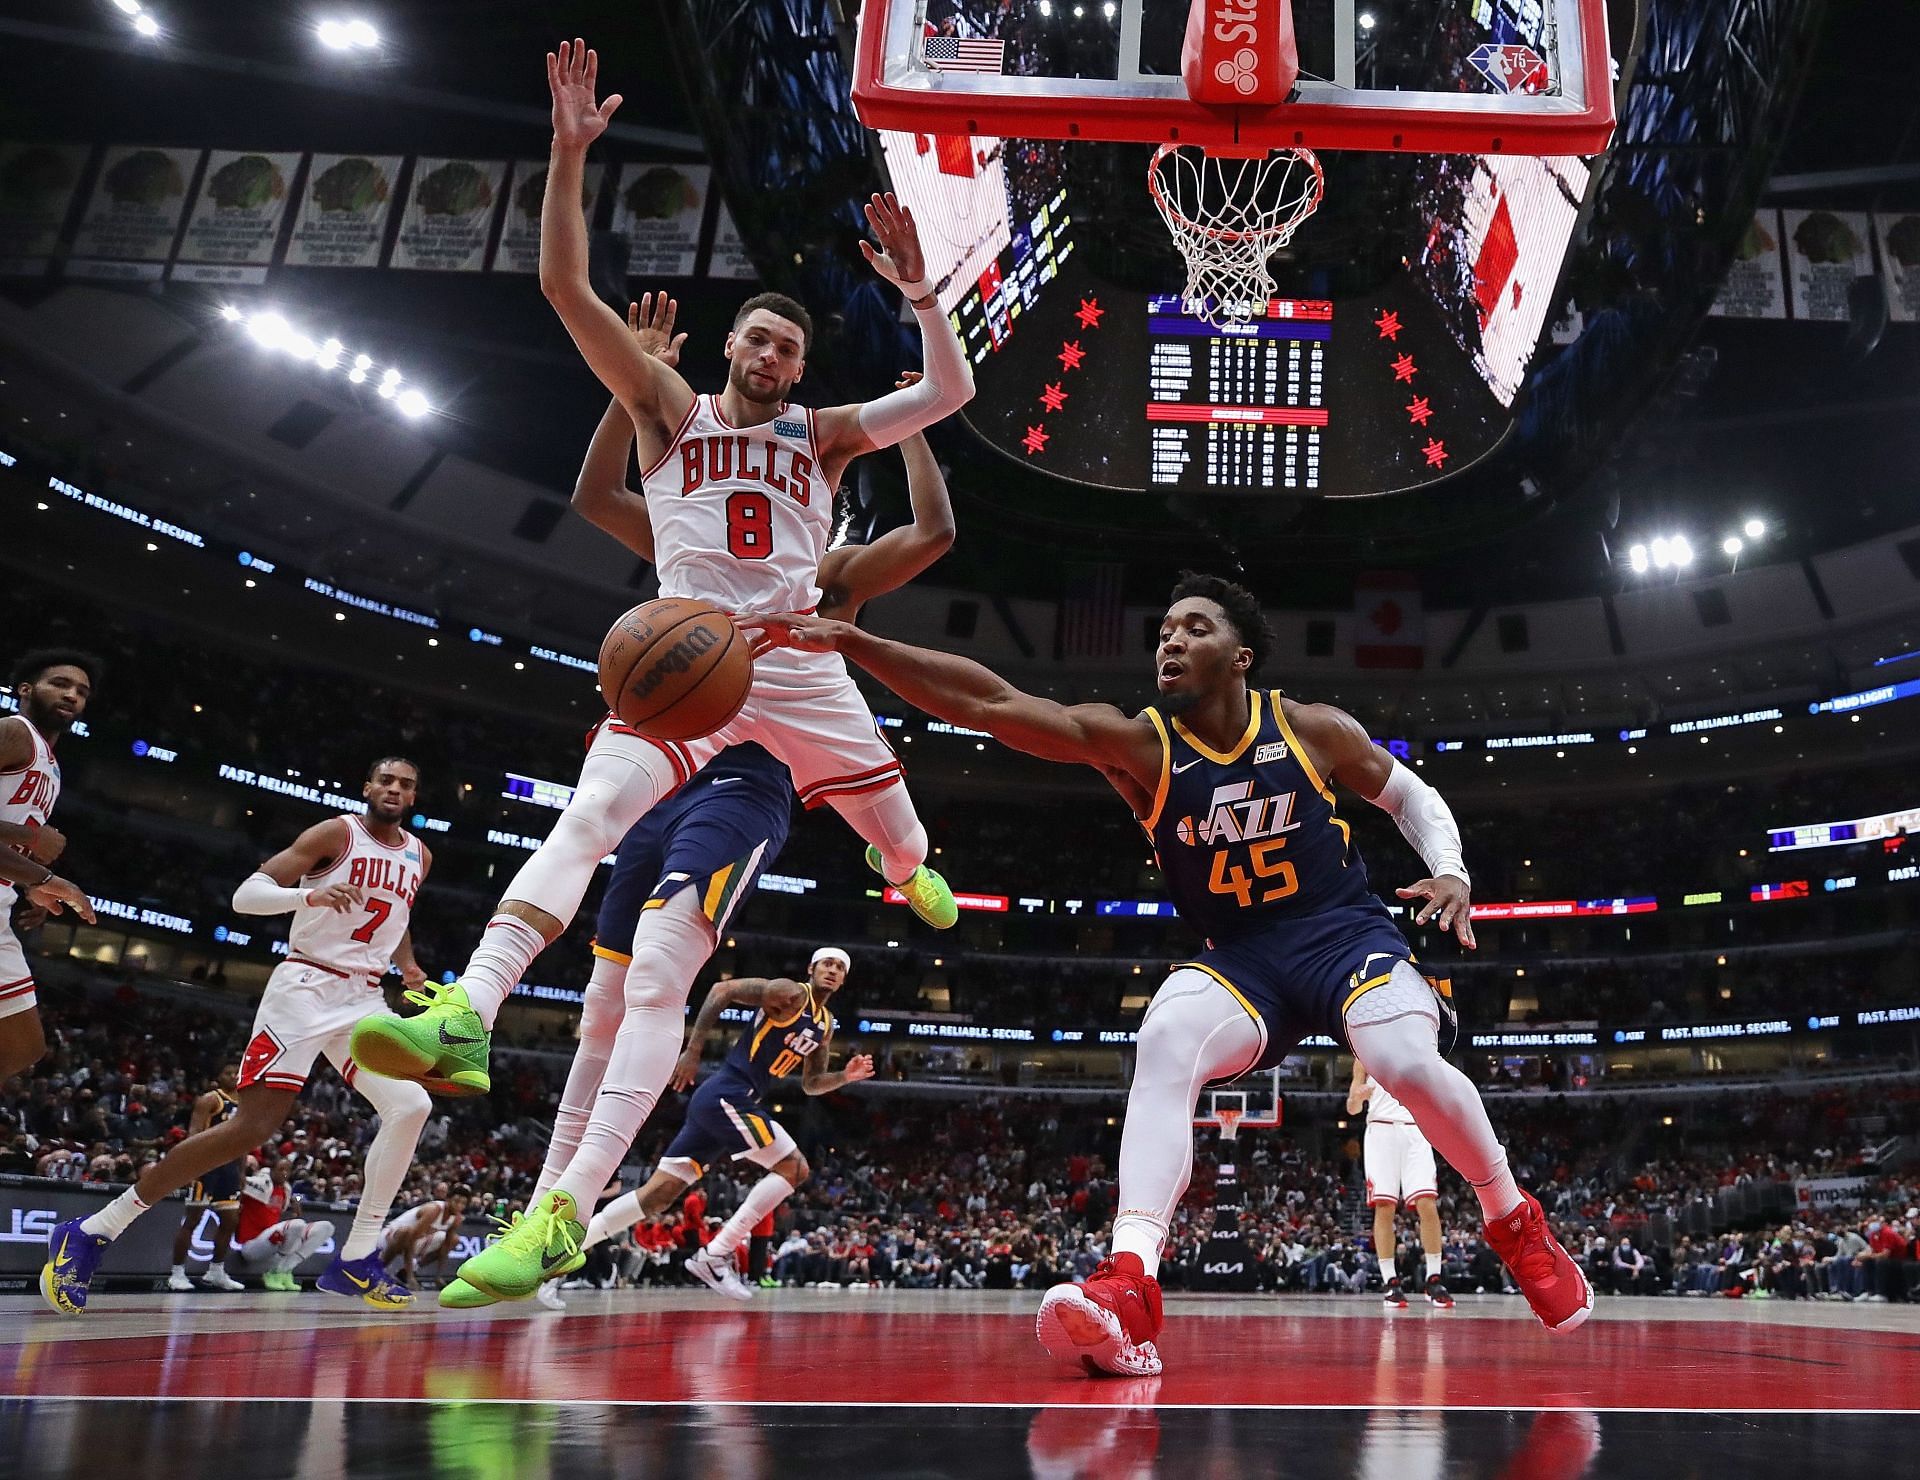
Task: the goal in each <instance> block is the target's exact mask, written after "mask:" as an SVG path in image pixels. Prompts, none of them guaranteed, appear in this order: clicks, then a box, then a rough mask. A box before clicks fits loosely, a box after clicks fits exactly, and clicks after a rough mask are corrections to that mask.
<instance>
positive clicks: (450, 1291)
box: [440, 1280, 498, 1310]
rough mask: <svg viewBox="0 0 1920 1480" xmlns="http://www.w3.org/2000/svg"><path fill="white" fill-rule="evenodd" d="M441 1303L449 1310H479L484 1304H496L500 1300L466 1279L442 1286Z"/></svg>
mask: <svg viewBox="0 0 1920 1480" xmlns="http://www.w3.org/2000/svg"><path fill="white" fill-rule="evenodd" d="M440 1304H441V1305H442V1306H443V1307H445V1308H446V1309H447V1310H478V1309H479V1308H480V1307H481V1306H483V1305H495V1304H498V1302H497V1301H496V1300H495V1299H494V1298H493V1297H492V1296H491V1295H488V1294H485V1293H483V1292H482V1291H479V1290H476V1289H475V1288H474V1287H473V1286H472V1285H469V1284H468V1283H467V1282H466V1281H465V1280H455V1281H454V1282H453V1283H452V1284H450V1285H443V1286H441V1288H440Z"/></svg>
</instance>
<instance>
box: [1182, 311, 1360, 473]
mask: <svg viewBox="0 0 1920 1480" xmlns="http://www.w3.org/2000/svg"><path fill="white" fill-rule="evenodd" d="M1192 309H1193V306H1192V305H1189V304H1188V303H1187V302H1186V301H1185V300H1183V299H1181V298H1178V297H1156V298H1149V299H1148V300H1147V387H1146V390H1147V396H1146V420H1147V429H1148V445H1149V473H1148V481H1149V483H1150V484H1151V485H1152V486H1155V487H1164V488H1180V489H1207V490H1220V491H1233V492H1240V491H1252V490H1262V489H1286V490H1293V491H1297V492H1301V493H1318V492H1319V491H1320V477H1321V453H1322V441H1323V437H1324V434H1325V432H1326V428H1327V422H1328V415H1329V408H1328V405H1327V345H1328V341H1329V339H1330V338H1331V335H1332V328H1333V304H1332V303H1331V302H1329V301H1328V300H1326V299H1293V298H1274V299H1270V300H1268V302H1267V305H1266V308H1265V310H1264V311H1263V312H1261V313H1259V314H1256V315H1254V316H1252V317H1251V318H1249V319H1248V320H1247V321H1246V322H1244V323H1225V324H1215V323H1212V322H1210V321H1209V320H1208V319H1206V318H1203V317H1201V316H1200V315H1199V314H1197V313H1195V312H1193V311H1192Z"/></svg>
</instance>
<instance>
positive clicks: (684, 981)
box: [554, 889, 713, 1208]
mask: <svg viewBox="0 0 1920 1480" xmlns="http://www.w3.org/2000/svg"><path fill="white" fill-rule="evenodd" d="M697 893H698V891H697V890H694V889H682V890H681V891H680V892H679V893H678V894H676V895H674V896H673V898H672V899H670V900H668V901H667V902H666V903H665V904H664V905H662V906H661V907H660V908H659V909H657V910H648V911H646V912H645V913H644V914H642V915H641V917H640V925H639V928H638V929H636V930H635V931H634V936H633V964H632V965H631V966H629V967H628V968H627V973H626V979H625V982H624V986H623V991H624V1001H625V1008H626V1011H625V1015H624V1017H623V1018H622V1020H621V1023H620V1031H619V1033H618V1034H616V1035H615V1037H614V1040H613V1053H612V1055H611V1056H610V1057H609V1058H608V1060H607V1071H606V1076H605V1078H604V1079H603V1081H602V1082H601V1085H600V1093H599V1095H598V1097H597V1098H596V1099H595V1100H594V1103H593V1114H592V1117H591V1118H590V1119H589V1120H588V1122H587V1127H586V1129H585V1130H584V1131H583V1132H582V1133H581V1135H580V1144H579V1146H578V1148H577V1149H576V1150H575V1151H574V1153H573V1155H572V1157H571V1158H570V1160H569V1161H568V1163H567V1169H566V1171H565V1172H563V1173H562V1174H561V1175H560V1176H559V1177H558V1178H557V1179H556V1180H555V1182H554V1186H555V1187H556V1188H557V1189H559V1190H560V1191H562V1192H565V1193H567V1194H568V1195H570V1196H571V1197H572V1198H573V1200H574V1202H576V1203H577V1204H579V1206H581V1207H583V1208H590V1207H592V1206H593V1203H594V1199H595V1198H597V1197H599V1196H600V1193H601V1192H602V1190H604V1189H605V1187H606V1185H607V1183H608V1182H610V1181H612V1180H613V1174H614V1173H615V1172H617V1171H618V1170H619V1169H620V1164H621V1162H623V1161H624V1160H626V1156H627V1153H628V1151H629V1150H631V1149H632V1147H633V1138H634V1137H635V1136H637V1135H639V1134H640V1127H641V1126H643V1125H645V1124H646V1120H647V1117H648V1116H649V1115H651V1114H652V1113H653V1107H654V1106H655V1105H656V1104H658V1103H659V1100H660V1094H661V1091H663V1090H664V1089H666V1087H667V1080H668V1079H669V1078H671V1077H672V1075H673V1065H674V1061H675V1060H676V1059H678V1058H679V1057H680V1043H681V1039H682V1038H683V1037H684V1035H685V1032H686V1007H687V993H688V992H689V991H691V990H692V987H693V978H694V974H695V973H696V972H698V971H699V970H700V967H701V965H702V963H704V962H705V961H706V959H707V957H708V956H710V955H712V954H713V926H712V925H711V924H710V923H709V922H708V920H707V917H706V916H705V915H703V914H701V913H700V902H699V900H698V899H697V898H695V895H696V894H697Z"/></svg>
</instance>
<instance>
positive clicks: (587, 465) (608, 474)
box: [573, 293, 687, 561]
mask: <svg viewBox="0 0 1920 1480" xmlns="http://www.w3.org/2000/svg"><path fill="white" fill-rule="evenodd" d="M679 311H680V305H679V304H678V303H677V302H675V300H674V299H673V298H671V297H669V296H668V295H667V294H665V293H659V294H655V293H643V294H641V295H640V301H639V302H638V303H629V304H628V305H627V328H628V330H629V331H630V332H631V333H632V334H633V337H634V340H635V342H636V343H638V344H639V346H640V348H641V349H643V350H645V351H646V352H647V353H648V354H650V355H652V356H653V357H654V358H655V359H656V360H658V361H659V362H660V363H661V364H663V365H665V366H666V367H667V368H668V369H673V368H674V367H676V366H678V365H679V363H680V346H681V345H683V344H685V343H686V341H687V336H686V335H685V334H684V333H682V334H675V333H674V332H673V321H674V316H675V315H676V314H677V313H678V312H679ZM632 458H633V417H632V415H631V414H629V412H628V411H627V409H626V407H625V406H623V405H622V404H621V403H620V398H619V397H618V396H616V397H614V399H613V401H612V403H611V404H610V405H608V407H607V410H606V414H605V415H604V416H602V417H601V418H600V425H599V426H597V427H595V428H594V432H593V440H592V441H591V442H589V443H588V444H587V456H586V460H585V461H584V462H582V463H581V464H580V476H579V477H578V478H576V479H575V480H574V483H573V511H574V512H575V513H576V514H578V515H580V517H581V518H583V519H585V520H586V521H587V522H588V523H589V524H593V525H596V526H597V527H599V528H600V529H603V530H605V531H606V532H607V533H608V534H610V535H612V536H613V537H614V538H615V539H616V540H618V541H620V543H621V544H623V545H625V546H626V547H627V548H628V549H629V550H631V551H633V553H634V554H636V555H638V556H639V557H640V558H641V559H642V560H646V561H651V560H652V559H653V558H654V555H653V516H652V515H651V514H649V513H648V512H647V496H646V493H645V492H644V491H643V490H635V489H632V488H629V487H628V486H627V465H628V464H629V463H630V462H631V461H632Z"/></svg>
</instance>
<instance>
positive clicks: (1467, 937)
mask: <svg viewBox="0 0 1920 1480" xmlns="http://www.w3.org/2000/svg"><path fill="white" fill-rule="evenodd" d="M1293 727H1294V732H1295V733H1296V734H1297V735H1298V736H1299V738H1300V742H1301V744H1302V745H1304V746H1305V747H1306V748H1307V751H1308V755H1309V759H1311V760H1312V762H1313V764H1314V765H1315V767H1316V768H1317V769H1318V770H1319V772H1320V774H1321V775H1322V776H1323V777H1324V778H1325V779H1326V780H1328V781H1337V782H1338V783H1339V784H1340V785H1342V786H1344V787H1346V788H1347V789H1348V790H1349V791H1352V792H1355V793H1357V794H1358V795H1359V796H1360V797H1362V798H1363V799H1364V800H1366V801H1369V802H1372V803H1373V805H1374V806H1376V807H1378V808H1380V810H1381V811H1383V812H1385V813H1386V814H1387V815H1388V816H1390V817H1392V818H1393V820H1394V824H1395V825H1396V826H1397V827H1398V828H1399V829H1400V835H1401V836H1402V837H1403V838H1405V839H1406V840H1407V842H1408V844H1409V845H1411V847H1412V848H1413V851H1414V852H1416V853H1418V854H1419V855H1420V859H1421V861H1422V862H1423V863H1425V864H1426V866H1427V877H1426V878H1424V879H1416V880H1415V881H1414V882H1413V883H1411V884H1409V885H1407V886H1406V887H1405V888H1403V889H1399V890H1396V891H1395V892H1396V893H1397V894H1398V895H1399V896H1400V898H1402V899H1418V900H1422V901H1424V902H1423V903H1422V904H1421V905H1420V906H1419V908H1418V909H1417V910H1415V912H1414V916H1413V923H1414V924H1416V925H1424V924H1426V923H1427V922H1428V921H1429V920H1432V919H1434V918H1435V917H1438V919H1439V923H1440V928H1441V929H1442V930H1451V931H1453V933H1454V934H1455V935H1457V936H1458V937H1459V938H1460V944H1461V945H1463V946H1465V947H1466V948H1467V949H1468V950H1470V951H1471V950H1474V949H1476V948H1477V945H1478V942H1477V941H1475V939H1474V935H1473V908H1472V881H1471V879H1470V878H1469V877H1468V874H1467V866H1466V863H1465V862H1464V861H1463V859H1462V857H1461V846H1460V825H1459V823H1457V822H1455V821H1454V818H1453V812H1452V811H1451V809H1449V808H1448V806H1447V804H1446V801H1445V800H1444V799H1443V798H1442V797H1441V795H1440V793H1439V792H1437V791H1435V790H1434V789H1433V788H1432V787H1431V786H1429V785H1427V783H1426V782H1424V781H1422V780H1421V779H1420V778H1419V777H1418V776H1416V775H1414V774H1413V772H1412V771H1411V770H1409V769H1408V768H1407V767H1405V766H1403V765H1401V764H1400V762H1399V761H1397V760H1395V759H1394V757H1393V755H1392V754H1391V753H1390V752H1389V751H1387V750H1386V749H1385V748H1384V747H1383V746H1379V745H1375V744H1374V743H1373V739H1372V737H1371V736H1369V735H1368V734H1367V731H1366V727H1365V726H1364V725H1362V724H1361V723H1360V721H1358V720H1357V719H1355V718H1354V717H1353V716H1352V715H1350V714H1348V713H1347V712H1346V711H1345V710H1341V709H1335V708H1334V707H1333V706H1332V705H1331V704H1302V705H1299V706H1298V707H1297V708H1296V710H1295V712H1294V716H1293Z"/></svg>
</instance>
